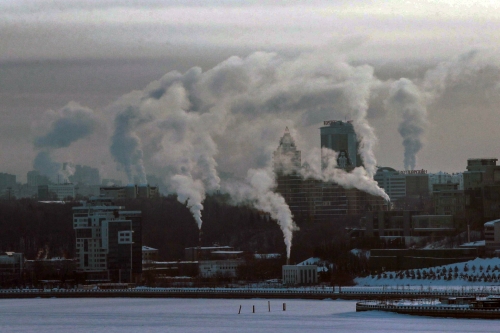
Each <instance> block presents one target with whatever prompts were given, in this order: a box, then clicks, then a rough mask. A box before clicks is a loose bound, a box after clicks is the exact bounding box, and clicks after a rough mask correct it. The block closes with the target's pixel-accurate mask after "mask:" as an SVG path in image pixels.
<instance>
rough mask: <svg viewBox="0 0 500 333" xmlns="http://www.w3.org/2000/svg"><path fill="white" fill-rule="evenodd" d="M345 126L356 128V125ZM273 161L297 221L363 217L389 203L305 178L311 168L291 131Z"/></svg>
mask: <svg viewBox="0 0 500 333" xmlns="http://www.w3.org/2000/svg"><path fill="white" fill-rule="evenodd" d="M344 124H349V125H345V126H347V127H349V126H351V128H352V124H350V123H344ZM342 126H343V125H342ZM351 141H352V140H351ZM354 142H355V141H354ZM273 162H274V163H273V165H274V170H275V173H276V185H277V186H276V192H278V193H280V194H281V195H282V196H283V198H284V199H285V201H286V203H287V204H288V206H289V207H290V210H291V211H292V214H293V215H294V219H295V220H296V221H297V222H331V221H333V220H335V219H339V218H345V217H348V216H358V215H361V214H363V213H364V212H365V211H366V210H379V209H382V207H383V205H384V204H385V203H384V200H383V199H382V198H380V197H375V196H373V195H370V194H368V193H365V192H363V191H360V190H358V189H345V188H343V187H342V186H340V185H338V184H336V183H334V182H324V181H321V180H316V179H303V178H302V176H301V174H300V169H301V168H307V165H305V166H301V152H300V151H299V150H297V147H296V146H295V142H294V140H293V138H292V136H291V135H290V132H289V131H288V129H286V130H285V133H284V135H283V137H282V138H281V139H280V144H279V146H278V149H277V150H276V151H275V152H274V156H273ZM345 165H347V166H349V167H351V165H350V164H345ZM346 169H349V168H347V167H346Z"/></svg>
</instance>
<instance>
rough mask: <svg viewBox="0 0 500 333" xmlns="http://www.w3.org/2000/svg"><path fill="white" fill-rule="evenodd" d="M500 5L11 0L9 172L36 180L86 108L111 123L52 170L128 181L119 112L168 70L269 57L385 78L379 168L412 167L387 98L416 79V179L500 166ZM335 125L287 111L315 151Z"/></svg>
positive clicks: (378, 106)
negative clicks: (62, 167)
mask: <svg viewBox="0 0 500 333" xmlns="http://www.w3.org/2000/svg"><path fill="white" fill-rule="evenodd" d="M499 7H500V2H499V1H486V0H482V1H451V0H450V1H444V0H443V1H424V0H419V1H402V0H398V1H353V0H351V1H334V0H330V1H319V0H311V1H277V0H269V1H211V0H204V1H201V0H200V1H188V0H184V1H180V0H179V1H173V0H172V1H168V0H165V1H153V0H150V1H148V0H145V1H108V0H95V1H89V0H85V1H83V0H81V1H78V0H77V1H67V0H56V1H36V0H29V1H20V0H4V1H1V2H0V50H1V52H0V113H1V119H2V121H1V122H0V158H1V164H0V172H8V173H12V174H16V175H17V176H18V179H19V180H22V181H25V179H26V172H28V171H29V170H31V169H32V168H33V163H34V159H35V156H36V155H37V153H38V152H39V150H40V147H39V146H35V144H34V142H35V141H36V140H37V138H40V137H41V136H44V135H47V133H48V132H50V129H51V128H52V127H51V126H52V122H53V119H54V117H56V116H54V114H63V113H64V112H72V111H61V110H62V109H63V108H64V107H65V106H66V105H67V104H68V103H69V102H76V103H78V104H79V105H81V106H83V107H85V109H84V110H87V108H89V109H91V110H93V111H94V112H95V113H96V114H97V117H98V118H99V122H100V124H99V126H96V127H95V128H94V127H92V131H93V132H92V135H89V136H86V137H83V138H78V140H77V141H75V142H74V143H72V144H70V145H68V146H64V147H61V148H60V149H56V150H53V151H52V153H53V156H54V159H55V160H57V161H58V162H66V161H69V162H73V163H76V164H86V165H90V166H93V167H98V168H99V169H100V170H101V173H102V176H103V177H113V178H124V173H123V172H121V171H117V164H116V163H115V161H114V158H113V156H112V155H111V153H110V149H109V146H110V138H111V136H112V135H113V131H114V129H113V126H114V125H113V116H114V114H113V113H112V111H110V109H111V108H110V104H112V103H113V102H115V101H116V100H118V99H120V97H121V96H122V95H124V94H127V93H129V92H131V91H134V90H143V89H145V87H146V86H147V85H148V84H149V83H150V82H153V81H155V80H158V79H160V78H161V77H162V76H164V75H165V74H166V73H168V72H170V71H174V70H177V71H179V72H181V73H184V72H186V71H187V70H189V69H190V68H192V67H196V66H197V67H200V68H201V69H202V71H204V72H206V71H208V70H210V69H211V68H213V67H215V66H217V65H218V64H219V63H221V62H223V61H224V60H226V59H227V58H229V57H231V56H239V57H241V58H243V59H245V58H246V57H248V56H249V55H251V54H253V53H254V52H257V51H264V52H273V53H275V54H277V56H278V57H280V59H297V58H301V59H303V57H304V55H305V54H307V55H314V59H315V64H316V65H317V62H318V61H321V59H324V62H325V64H328V63H329V61H330V58H335V59H339V61H342V62H345V63H347V64H349V65H351V66H354V67H357V66H359V67H360V68H361V66H364V65H368V66H369V67H370V68H373V73H374V74H373V75H374V76H375V77H376V79H377V80H378V81H379V82H380V85H379V86H377V87H378V88H377V87H375V88H373V89H372V90H371V95H370V98H369V100H368V101H369V103H370V105H369V111H368V117H367V119H368V121H369V123H370V124H371V125H372V126H373V127H374V129H375V134H376V135H377V137H378V139H379V142H378V145H377V146H376V148H375V155H376V158H377V161H378V165H380V166H391V167H394V168H396V169H403V167H404V164H403V163H404V162H403V156H404V148H403V145H402V137H401V135H400V133H399V132H398V126H399V124H400V122H401V115H400V114H397V112H393V111H391V109H390V107H387V100H386V98H387V96H388V94H390V90H389V86H391V84H392V83H393V82H394V81H397V80H399V79H401V78H407V79H409V80H411V81H412V82H413V83H415V85H416V87H418V89H420V90H421V92H422V94H423V95H425V96H426V97H425V103H424V104H425V108H426V112H427V119H426V122H425V126H423V127H422V128H423V134H422V135H421V138H422V142H423V146H422V148H421V150H420V151H418V154H417V162H416V168H417V169H422V168H423V169H427V170H429V171H432V172H436V171H440V170H442V171H448V172H457V171H463V170H465V167H466V163H467V162H466V161H467V158H471V157H500V140H499V135H498V131H497V128H498V124H500V109H499V105H500V103H499V102H500V96H499V89H500V85H499V80H500V62H499V61H498V59H499V58H498V57H497V56H496V53H497V49H498V46H500V33H499V31H500V8H499ZM318 59H319V60H318ZM301 63H303V62H301ZM317 68H319V67H317ZM363 68H364V67H363ZM318 75H321V73H319V74H318ZM384 87H385V88H384ZM338 107H339V106H338V105H337V106H336V105H332V110H334V109H336V108H338ZM58 112H59V113H58ZM85 112H87V111H85ZM338 115H339V113H338V112H337V113H335V112H332V114H331V118H333V119H335V117H338ZM328 116H329V114H328V113H325V112H324V111H322V112H321V113H319V114H318V116H317V117H316V118H319V119H316V118H314V117H313V118H314V119H315V121H313V122H312V121H308V122H302V123H298V122H296V121H291V120H290V119H287V115H286V113H281V114H280V117H281V118H282V120H283V124H282V125H281V124H277V127H278V128H279V127H282V128H283V130H284V128H285V126H287V125H290V122H292V124H294V125H295V129H294V133H297V136H299V138H298V142H299V148H300V149H302V150H306V149H309V148H310V147H314V146H319V130H318V128H319V127H320V126H321V125H322V123H321V120H328V119H323V118H328ZM410 116H411V115H410ZM308 117H310V115H309V116H308ZM346 117H349V114H348V113H347V115H346ZM313 118H310V119H313ZM259 126H262V125H259ZM231 133H232V132H228V133H227V135H231ZM281 134H282V133H280V135H281ZM82 136H83V134H82ZM277 145H278V142H277V141H276V143H275V146H273V147H271V148H272V149H275V148H276V147H277ZM226 148H227V147H226ZM51 149H52V148H51ZM227 149H230V148H227ZM303 154H304V153H303ZM147 157H148V154H147V151H145V161H144V164H145V167H146V171H148V169H151V170H157V169H158V167H157V164H158V162H157V161H156V162H155V163H156V167H151V168H148V167H149V162H148V159H147ZM218 162H219V165H220V166H221V170H219V171H220V172H230V171H232V170H229V169H230V168H231V165H230V163H229V162H228V163H226V161H218ZM151 163H152V162H151ZM153 164H154V163H153ZM233 167H234V166H233ZM224 168H227V170H226V169H224Z"/></svg>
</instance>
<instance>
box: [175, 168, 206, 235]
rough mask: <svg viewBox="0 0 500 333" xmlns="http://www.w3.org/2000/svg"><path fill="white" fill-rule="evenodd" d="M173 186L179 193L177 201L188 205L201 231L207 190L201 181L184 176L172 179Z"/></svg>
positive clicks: (176, 176)
mask: <svg viewBox="0 0 500 333" xmlns="http://www.w3.org/2000/svg"><path fill="white" fill-rule="evenodd" d="M172 186H173V188H174V189H175V192H176V193H177V200H179V202H181V203H184V204H186V206H187V207H188V208H189V211H190V212H191V214H193V217H194V219H195V221H196V224H197V225H198V229H201V225H202V220H201V211H202V210H203V205H202V204H201V203H202V202H203V200H205V190H204V186H203V184H202V183H201V181H199V180H193V178H191V177H188V176H184V175H175V176H173V177H172Z"/></svg>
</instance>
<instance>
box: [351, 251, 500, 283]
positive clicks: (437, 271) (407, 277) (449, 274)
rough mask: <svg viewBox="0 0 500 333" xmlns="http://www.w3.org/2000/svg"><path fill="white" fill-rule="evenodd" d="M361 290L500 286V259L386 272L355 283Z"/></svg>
mask: <svg viewBox="0 0 500 333" xmlns="http://www.w3.org/2000/svg"><path fill="white" fill-rule="evenodd" d="M355 282H356V283H357V285H358V286H395V285H400V286H401V285H410V286H500V258H488V259H480V258H476V259H474V260H470V261H466V262H461V263H456V264H451V265H444V266H437V267H432V268H422V269H409V270H403V271H387V272H383V273H381V274H377V275H371V276H367V277H363V278H357V279H355Z"/></svg>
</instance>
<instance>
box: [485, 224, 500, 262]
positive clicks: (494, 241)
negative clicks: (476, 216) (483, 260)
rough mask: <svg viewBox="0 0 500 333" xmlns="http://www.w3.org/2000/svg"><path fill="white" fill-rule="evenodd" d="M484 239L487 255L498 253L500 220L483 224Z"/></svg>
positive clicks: (499, 247)
mask: <svg viewBox="0 0 500 333" xmlns="http://www.w3.org/2000/svg"><path fill="white" fill-rule="evenodd" d="M484 240H485V251H486V254H487V255H496V256H498V255H500V220H493V221H489V222H486V223H485V224H484Z"/></svg>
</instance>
